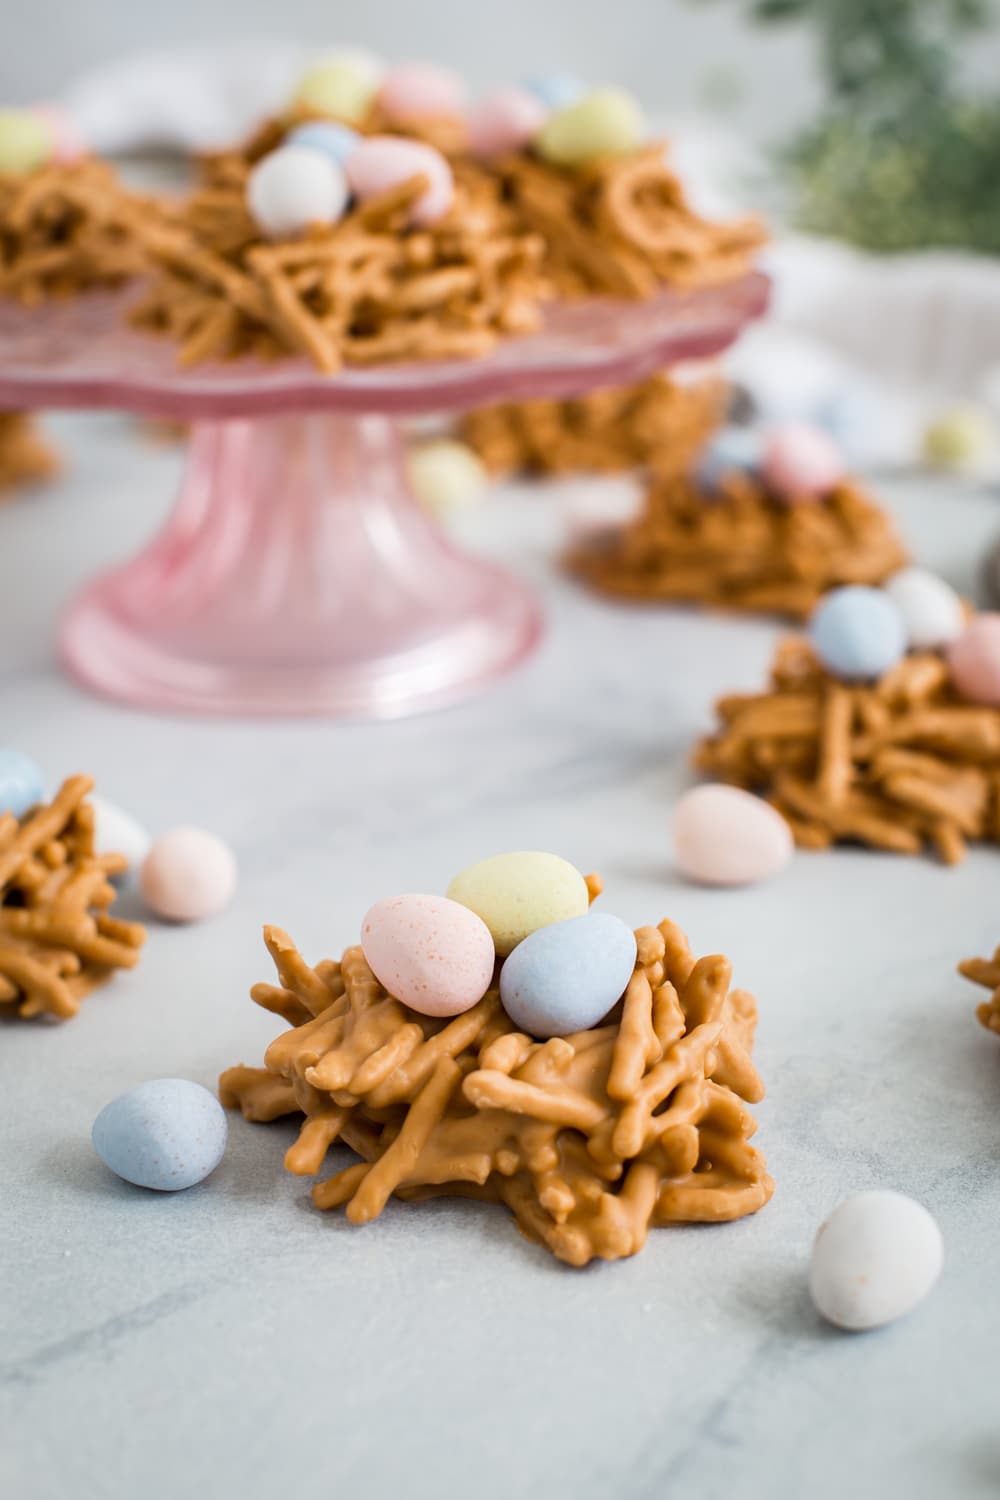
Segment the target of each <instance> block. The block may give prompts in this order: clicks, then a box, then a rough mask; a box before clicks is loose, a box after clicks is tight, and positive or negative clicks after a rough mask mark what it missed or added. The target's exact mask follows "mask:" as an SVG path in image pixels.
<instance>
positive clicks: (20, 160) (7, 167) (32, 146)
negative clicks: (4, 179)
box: [0, 109, 56, 177]
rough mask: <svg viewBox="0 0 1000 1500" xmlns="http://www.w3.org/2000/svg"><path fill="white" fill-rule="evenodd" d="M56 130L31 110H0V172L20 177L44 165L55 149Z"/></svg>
mask: <svg viewBox="0 0 1000 1500" xmlns="http://www.w3.org/2000/svg"><path fill="white" fill-rule="evenodd" d="M55 147H56V143H55V138H54V135H53V131H52V129H51V127H50V126H49V124H48V122H47V121H46V120H45V118H44V117H43V115H42V114H41V113H40V112H38V111H36V110H32V109H0V173H2V174H4V175H8V176H11V177H21V176H24V175H26V174H27V173H28V172H33V171H34V170H35V169H36V167H41V166H44V164H45V163H46V162H47V161H49V160H51V158H52V156H53V154H54V152H55Z"/></svg>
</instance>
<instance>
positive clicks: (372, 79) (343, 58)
mask: <svg viewBox="0 0 1000 1500" xmlns="http://www.w3.org/2000/svg"><path fill="white" fill-rule="evenodd" d="M381 76H382V66H381V63H380V62H379V60H378V58H377V57H376V56H375V54H374V53H370V52H365V51H362V50H361V49H360V48H353V47H348V48H342V49H341V50H339V51H337V52H331V53H328V54H327V55H326V56H325V57H322V58H319V59H318V60H317V61H316V62H315V63H313V65H312V66H311V67H310V68H309V69H307V71H306V72H305V73H304V74H303V75H302V77H301V79H300V80H299V83H298V87H297V88H296V90H295V95H294V103H295V105H296V106H297V107H298V108H299V109H300V110H303V111H309V112H311V113H316V114H320V115H332V116H333V117H334V118H335V119H337V120H344V121H345V122H346V123H347V124H349V125H357V124H360V123H361V122H362V121H363V120H364V119H365V117H366V115H368V113H369V111H370V110H371V107H372V104H373V102H374V100H375V96H376V94H377V93H378V88H379V81H380V78H381Z"/></svg>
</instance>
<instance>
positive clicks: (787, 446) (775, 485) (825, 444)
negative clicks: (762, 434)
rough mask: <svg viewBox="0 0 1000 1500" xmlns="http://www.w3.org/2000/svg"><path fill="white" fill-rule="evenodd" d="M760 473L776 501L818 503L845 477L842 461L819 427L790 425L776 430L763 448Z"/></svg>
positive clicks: (801, 424)
mask: <svg viewBox="0 0 1000 1500" xmlns="http://www.w3.org/2000/svg"><path fill="white" fill-rule="evenodd" d="M761 473H762V474H763V476H764V482H765V483H766V485H767V486H768V488H769V489H770V490H771V491H772V492H773V493H774V494H775V495H776V496H778V498H779V499H782V500H785V501H788V502H790V503H794V502H796V501H800V500H819V499H821V498H822V497H823V496H824V495H828V494H829V493H830V491H831V490H832V489H833V488H834V487H835V486H836V485H838V484H839V483H840V481H841V480H842V479H843V477H844V460H843V458H842V457H841V455H840V450H839V449H838V447H837V445H836V443H835V442H834V441H833V439H832V438H831V437H830V436H829V434H828V433H826V432H824V431H823V429H822V428H821V427H812V426H810V425H809V423H808V422H793V423H789V424H788V426H786V427H776V428H775V429H774V430H773V432H771V433H770V435H769V436H768V439H767V441H766V443H765V444H764V455H763V459H762V461H761Z"/></svg>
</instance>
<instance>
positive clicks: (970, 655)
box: [948, 613, 1000, 708]
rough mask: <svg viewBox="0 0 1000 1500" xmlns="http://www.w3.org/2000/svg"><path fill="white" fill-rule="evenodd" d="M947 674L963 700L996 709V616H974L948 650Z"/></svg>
mask: <svg viewBox="0 0 1000 1500" xmlns="http://www.w3.org/2000/svg"><path fill="white" fill-rule="evenodd" d="M948 670H949V671H950V673H951V680H952V682H953V683H954V685H955V687H956V688H957V689H958V691H959V692H960V693H961V695H962V697H963V698H968V700H969V702H970V703H980V704H982V705H983V706H984V707H985V708H1000V614H990V613H986V614H981V615H975V616H974V617H973V618H972V619H971V620H970V621H969V623H968V625H966V627H965V629H964V630H963V631H962V634H961V635H960V636H959V637H958V639H957V640H955V641H952V643H951V645H950V646H949V647H948Z"/></svg>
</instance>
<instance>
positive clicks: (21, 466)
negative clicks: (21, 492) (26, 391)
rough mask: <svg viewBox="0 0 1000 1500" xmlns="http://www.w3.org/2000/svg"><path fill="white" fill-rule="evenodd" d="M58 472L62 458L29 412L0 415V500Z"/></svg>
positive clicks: (5, 412)
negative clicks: (20, 487)
mask: <svg viewBox="0 0 1000 1500" xmlns="http://www.w3.org/2000/svg"><path fill="white" fill-rule="evenodd" d="M58 471H59V455H58V453H57V452H56V450H55V449H54V448H53V447H52V446H51V444H49V443H47V442H46V440H45V438H44V437H43V436H42V434H41V432H40V431H39V428H38V425H37V423H36V422H35V420H34V418H33V417H31V416H30V415H29V414H28V413H27V412H19V411H0V496H2V495H3V494H4V493H5V492H7V491H11V490H15V489H17V488H18V486H19V485H22V484H33V483H35V482H36V481H38V480H42V479H50V478H51V477H52V475H53V474H56V473H58Z"/></svg>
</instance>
